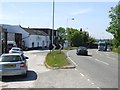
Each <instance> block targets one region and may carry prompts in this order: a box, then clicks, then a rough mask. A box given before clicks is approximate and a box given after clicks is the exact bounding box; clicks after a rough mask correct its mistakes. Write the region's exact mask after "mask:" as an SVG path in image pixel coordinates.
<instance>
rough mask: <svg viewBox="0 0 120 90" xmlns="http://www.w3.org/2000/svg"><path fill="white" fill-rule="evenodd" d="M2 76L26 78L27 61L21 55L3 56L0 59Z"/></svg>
mask: <svg viewBox="0 0 120 90" xmlns="http://www.w3.org/2000/svg"><path fill="white" fill-rule="evenodd" d="M0 66H1V67H2V76H14V75H23V76H27V70H28V69H27V61H26V60H25V58H24V57H23V56H22V55H21V54H3V55H1V58H0Z"/></svg>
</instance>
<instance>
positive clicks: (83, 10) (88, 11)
mask: <svg viewBox="0 0 120 90" xmlns="http://www.w3.org/2000/svg"><path fill="white" fill-rule="evenodd" d="M92 11H93V9H91V8H86V9H81V10H79V11H77V12H74V13H72V15H79V14H86V13H90V12H92Z"/></svg>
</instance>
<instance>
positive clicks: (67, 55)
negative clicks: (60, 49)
mask: <svg viewBox="0 0 120 90" xmlns="http://www.w3.org/2000/svg"><path fill="white" fill-rule="evenodd" d="M67 57H68V59H69V60H70V61H71V62H72V63H73V64H74V65H75V66H77V64H76V63H75V62H74V61H73V60H72V59H71V58H70V57H69V55H68V52H67Z"/></svg>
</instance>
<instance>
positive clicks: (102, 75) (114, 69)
mask: <svg viewBox="0 0 120 90" xmlns="http://www.w3.org/2000/svg"><path fill="white" fill-rule="evenodd" d="M88 52H89V55H88V56H80V55H76V51H75V50H72V51H69V52H68V53H67V55H68V56H69V58H70V59H71V60H72V61H73V62H74V64H75V65H76V66H77V68H76V70H77V71H78V72H80V74H81V76H83V77H86V79H87V80H88V81H91V82H93V84H95V85H97V86H98V87H100V88H118V55H117V54H115V53H112V52H101V51H97V50H96V49H89V50H88Z"/></svg>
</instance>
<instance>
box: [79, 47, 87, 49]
mask: <svg viewBox="0 0 120 90" xmlns="http://www.w3.org/2000/svg"><path fill="white" fill-rule="evenodd" d="M79 49H80V50H87V48H85V47H80V48H79Z"/></svg>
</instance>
